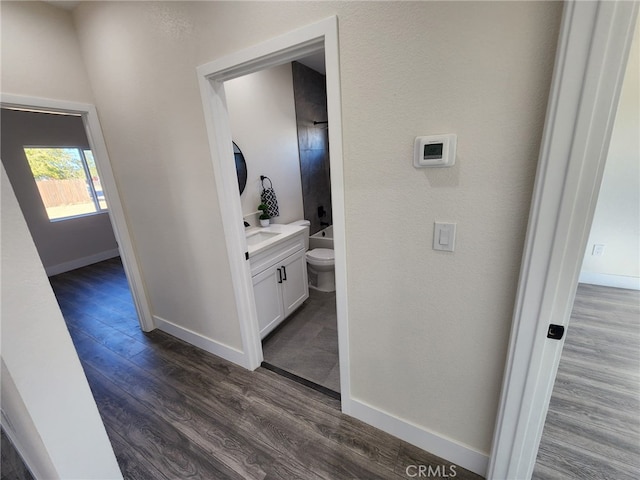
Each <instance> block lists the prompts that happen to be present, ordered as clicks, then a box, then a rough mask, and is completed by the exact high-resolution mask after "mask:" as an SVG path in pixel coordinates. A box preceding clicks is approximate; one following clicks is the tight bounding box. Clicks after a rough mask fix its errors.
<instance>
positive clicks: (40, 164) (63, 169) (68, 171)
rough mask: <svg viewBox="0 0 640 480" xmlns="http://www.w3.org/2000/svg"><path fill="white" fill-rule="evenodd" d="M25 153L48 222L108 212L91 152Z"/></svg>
mask: <svg viewBox="0 0 640 480" xmlns="http://www.w3.org/2000/svg"><path fill="white" fill-rule="evenodd" d="M24 153H25V155H26V157H27V161H28V162H29V167H30V168H31V173H32V174H33V178H34V179H35V181H36V185H37V186H38V191H39V192H40V197H42V202H43V203H44V206H45V209H46V210H47V215H48V216H49V220H52V221H53V220H62V219H65V218H70V217H77V216H81V215H90V214H93V213H99V212H103V211H106V210H107V202H106V201H105V198H104V193H103V192H102V186H101V184H100V177H99V176H98V169H97V168H96V162H95V160H94V158H93V153H92V152H91V150H85V149H83V148H75V147H72V148H41V147H25V149H24Z"/></svg>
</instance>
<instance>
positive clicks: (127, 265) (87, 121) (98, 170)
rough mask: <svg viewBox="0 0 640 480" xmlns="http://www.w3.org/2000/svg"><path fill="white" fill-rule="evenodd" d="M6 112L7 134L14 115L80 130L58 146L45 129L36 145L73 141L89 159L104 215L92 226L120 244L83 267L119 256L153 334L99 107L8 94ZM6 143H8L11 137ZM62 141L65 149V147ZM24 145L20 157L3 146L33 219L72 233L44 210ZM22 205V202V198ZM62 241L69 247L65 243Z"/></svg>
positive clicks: (60, 267)
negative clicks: (55, 121) (55, 120)
mask: <svg viewBox="0 0 640 480" xmlns="http://www.w3.org/2000/svg"><path fill="white" fill-rule="evenodd" d="M0 106H1V107H2V114H3V122H2V128H3V131H4V129H5V127H7V125H5V119H6V115H5V114H8V113H9V112H16V114H21V115H27V114H29V115H39V116H40V117H33V118H35V119H42V118H43V117H44V118H45V121H46V118H49V119H51V118H58V120H60V119H64V120H65V121H62V123H61V124H60V125H59V128H58V133H59V132H60V131H64V130H65V129H66V128H67V127H68V126H69V123H68V122H69V121H71V124H72V125H73V126H74V127H73V128H74V129H75V134H74V135H75V137H76V139H75V140H74V139H71V140H69V139H66V140H64V141H62V140H59V139H58V140H56V138H55V135H54V136H52V133H55V129H54V131H53V132H52V131H49V132H47V131H46V130H47V128H45V132H44V133H42V135H43V137H42V139H41V140H37V139H36V140H35V141H36V143H40V144H41V145H42V142H44V143H45V144H47V145H48V146H49V147H51V146H57V147H60V146H63V147H65V146H69V141H71V142H72V143H73V144H77V145H75V146H76V147H79V148H80V149H82V151H81V152H79V153H78V155H79V156H81V157H82V156H84V163H82V165H83V168H84V170H85V174H86V176H87V178H86V182H87V184H88V187H87V188H88V190H90V191H91V193H92V194H93V195H94V197H95V198H94V201H95V202H94V205H95V207H96V210H97V213H98V215H90V216H89V217H95V218H89V220H94V221H95V220H96V219H97V218H98V217H102V223H103V224H105V225H103V227H104V229H105V231H110V233H111V236H112V238H114V239H115V245H114V246H115V249H113V250H107V253H106V254H104V253H100V254H98V255H97V256H91V254H90V255H85V256H84V257H82V258H81V259H80V260H79V261H80V264H82V263H83V262H86V263H85V264H87V263H90V262H91V261H99V260H102V258H100V255H103V256H104V255H106V257H104V258H108V257H109V256H110V257H113V256H114V255H115V254H119V256H120V258H121V259H122V268H123V269H124V273H125V276H126V279H127V284H128V287H129V289H130V293H131V296H132V299H133V304H134V308H135V313H136V316H137V319H138V323H139V327H140V328H141V329H142V330H143V331H151V330H153V329H154V328H155V326H154V323H153V319H152V315H151V309H150V305H149V301H148V298H147V295H146V291H145V289H144V286H143V282H142V275H141V272H140V268H139V265H138V261H137V258H136V255H135V253H134V250H133V244H132V240H131V236H130V233H129V229H128V226H127V224H126V219H125V216H124V211H123V207H122V203H121V201H120V197H119V195H118V191H117V188H116V183H115V179H114V177H113V172H112V171H111V164H110V162H109V157H108V154H107V150H106V145H105V143H104V138H103V137H102V129H101V127H100V122H99V120H98V116H97V112H96V109H95V107H94V106H93V105H89V104H84V103H77V102H68V101H64V100H51V99H44V98H37V97H27V96H21V95H13V94H2V97H1V102H0ZM29 125H30V124H27V126H26V127H25V128H24V130H28V129H29ZM23 127H24V126H23ZM60 129H62V130H60ZM4 138H5V139H6V138H8V137H4ZM61 141H62V143H60V142H61ZM14 143H15V142H14ZM22 143H24V142H18V143H16V144H15V145H13V150H14V151H12V152H9V151H7V152H5V148H8V146H7V144H8V142H5V141H3V144H2V148H3V152H2V153H3V154H2V160H3V164H4V165H7V162H8V161H9V158H11V159H12V160H11V162H12V168H13V167H16V168H17V169H18V170H21V172H18V176H19V177H20V178H22V180H19V181H22V182H23V183H24V184H25V192H24V195H22V196H23V197H24V199H23V200H24V201H25V202H26V203H28V204H29V205H28V206H26V208H27V209H29V211H30V213H29V215H30V216H31V217H33V218H36V221H39V222H40V224H41V225H46V226H47V227H51V224H54V225H53V228H55V229H57V230H61V229H64V227H66V226H65V225H64V223H63V222H64V221H62V222H60V221H58V222H55V221H51V220H50V218H51V217H50V214H49V213H47V211H46V207H45V205H44V200H43V198H42V196H41V194H40V193H39V189H38V188H37V184H36V177H35V176H34V174H33V171H30V166H29V164H28V163H27V161H26V159H25V152H24V150H23V148H24V145H22ZM28 143H31V145H29V146H34V145H33V143H32V141H29V142H28ZM16 148H17V150H16ZM85 149H86V150H85ZM8 170H9V169H7V173H8V176H9V178H10V181H11V182H12V184H14V188H15V183H14V180H13V179H11V176H12V175H11V174H10V173H9V172H8ZM94 173H95V174H96V176H98V177H99V181H97V182H94V181H93V180H92V179H91V178H90V177H92V176H93V174H94ZM14 176H15V175H14ZM89 184H90V185H89ZM17 193H18V192H16V194H17ZM17 196H18V195H17ZM18 199H19V200H20V197H19V196H18ZM105 204H106V205H108V206H109V210H108V211H109V213H108V215H107V214H105V213H104V212H100V210H101V206H102V205H105ZM20 205H21V209H22V210H23V213H24V212H25V205H23V202H22V201H21V204H20ZM78 218H80V220H82V219H83V218H84V217H83V216H80V217H78V216H73V215H72V216H71V220H76V219H78ZM25 219H26V220H27V223H28V224H29V223H30V222H29V218H28V215H27V214H25ZM76 223H77V222H76ZM56 224H57V225H56ZM61 225H62V228H61ZM91 225H93V224H91ZM91 225H89V228H90V227H91ZM29 228H30V229H31V228H32V226H31V225H29ZM84 228H87V226H85V227H84ZM41 235H42V238H43V241H41V242H40V243H41V244H43V245H44V244H46V239H47V231H46V230H45V231H44V232H43V233H42V234H41ZM62 238H64V237H62ZM62 241H64V239H63V240H62ZM37 243H38V242H37V241H36V244H37ZM54 247H55V245H54ZM38 249H40V247H38ZM40 255H41V257H42V253H40ZM77 261H78V260H77V259H75V260H72V261H71V262H66V263H65V262H63V263H62V264H55V265H53V267H52V270H50V271H49V272H48V273H49V274H52V273H60V272H61V271H64V270H65V269H70V267H71V268H74V267H77V266H80V264H77V263H76V262H77Z"/></svg>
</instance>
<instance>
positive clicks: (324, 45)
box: [197, 16, 350, 413]
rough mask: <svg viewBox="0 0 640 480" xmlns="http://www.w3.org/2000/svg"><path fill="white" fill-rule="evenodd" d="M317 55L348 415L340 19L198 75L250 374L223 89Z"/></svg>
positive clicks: (248, 299)
mask: <svg viewBox="0 0 640 480" xmlns="http://www.w3.org/2000/svg"><path fill="white" fill-rule="evenodd" d="M323 51H324V55H325V64H326V83H327V112H328V120H329V124H328V125H329V138H330V139H331V141H330V142H329V157H330V168H331V202H332V206H333V225H334V252H335V275H336V306H337V309H336V310H337V317H338V346H339V352H340V354H339V357H340V389H341V394H342V411H343V412H345V413H349V411H350V401H349V400H350V382H349V368H348V365H349V341H348V321H347V313H348V309H347V267H346V240H345V206H344V180H343V152H342V118H341V112H342V107H341V99H340V62H339V52H338V19H337V17H335V16H333V17H329V18H326V19H324V20H321V21H319V22H316V23H313V24H311V25H307V26H305V27H301V28H298V29H296V30H293V31H290V32H288V33H285V34H283V35H280V36H277V37H275V38H272V39H270V40H267V41H265V42H263V43H260V44H257V45H254V46H252V47H249V48H246V49H243V50H240V51H237V52H234V53H232V54H229V55H227V56H224V57H222V58H219V59H217V60H214V61H212V62H209V63H206V64H204V65H201V66H199V67H198V68H197V73H198V81H199V84H200V93H201V96H202V104H203V108H204V116H205V123H206V127H207V134H208V138H209V146H210V151H211V161H212V163H213V168H214V173H215V179H216V187H217V193H218V201H219V203H220V213H221V215H222V224H223V228H224V234H225V239H226V244H227V255H228V258H229V264H230V267H231V279H232V282H233V289H234V293H235V301H236V306H237V310H238V316H239V319H240V329H241V335H242V345H243V353H244V366H245V367H246V368H249V369H251V370H254V369H256V368H257V367H259V366H260V364H261V362H262V360H263V356H262V344H261V341H260V333H259V328H258V318H257V313H256V307H255V300H254V296H253V285H252V281H251V272H250V268H249V262H248V261H247V259H246V256H245V255H246V252H247V243H246V238H245V233H244V227H243V225H242V208H241V204H240V198H239V196H238V186H237V180H236V171H235V165H234V162H233V151H232V147H231V146H232V143H231V142H232V136H231V127H230V124H229V114H228V111H227V104H226V98H225V90H224V82H225V81H226V80H231V79H233V78H238V77H241V76H243V75H247V74H250V73H255V72H257V71H260V70H264V69H267V68H271V67H275V66H277V65H282V64H284V63H289V62H291V61H293V60H296V59H298V58H301V57H304V56H307V55H310V54H312V53H317V52H323Z"/></svg>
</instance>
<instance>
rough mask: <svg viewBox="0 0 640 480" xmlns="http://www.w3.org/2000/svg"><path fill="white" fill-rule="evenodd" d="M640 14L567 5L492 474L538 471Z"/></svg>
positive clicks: (608, 5) (606, 5)
mask: <svg viewBox="0 0 640 480" xmlns="http://www.w3.org/2000/svg"><path fill="white" fill-rule="evenodd" d="M637 14H638V5H637V4H634V3H628V2H593V3H588V4H587V3H583V2H569V3H566V4H565V10H564V13H563V21H562V27H561V33H560V39H559V41H558V51H557V56H556V67H555V72H554V79H553V84H552V91H551V95H550V98H549V106H548V115H547V119H546V125H545V132H544V135H543V142H542V148H541V153H540V164H539V167H538V173H537V177H536V184H535V189H534V196H533V200H532V207H531V213H530V219H529V227H528V232H527V240H526V244H525V251H524V255H523V264H522V270H521V275H520V281H519V289H518V295H517V299H516V305H515V309H514V321H513V328H512V332H511V339H510V344H509V354H508V358H507V363H506V368H505V377H504V382H503V390H502V395H501V401H500V407H499V411H498V418H497V422H496V429H495V433H494V441H493V447H492V454H491V459H490V465H489V472H488V478H512V477H513V478H530V477H531V475H532V472H533V468H534V465H535V456H536V453H537V450H538V446H539V442H540V437H541V435H542V430H543V426H544V421H545V417H546V412H547V408H548V405H549V399H550V396H551V391H552V387H553V383H554V379H555V374H556V371H557V368H558V364H559V361H560V354H561V351H562V346H563V339H562V337H560V336H559V332H560V329H559V328H557V327H558V326H560V327H565V326H566V325H567V324H568V320H569V315H570V313H571V306H572V305H573V299H574V297H575V292H576V286H577V283H578V276H579V272H580V265H581V264H582V260H583V254H584V252H585V247H586V244H587V237H588V233H589V224H590V223H591V220H592V219H593V213H594V210H595V204H596V199H597V195H598V187H599V185H600V181H601V179H602V173H603V169H604V160H605V156H606V153H607V149H608V144H609V140H610V136H611V130H612V125H613V119H614V115H615V106H616V105H617V99H618V96H619V94H620V88H621V85H622V79H623V77H624V71H625V67H626V64H627V58H628V54H629V49H630V46H631V42H632V38H633V32H634V28H635V23H636V18H637ZM558 338H560V341H558Z"/></svg>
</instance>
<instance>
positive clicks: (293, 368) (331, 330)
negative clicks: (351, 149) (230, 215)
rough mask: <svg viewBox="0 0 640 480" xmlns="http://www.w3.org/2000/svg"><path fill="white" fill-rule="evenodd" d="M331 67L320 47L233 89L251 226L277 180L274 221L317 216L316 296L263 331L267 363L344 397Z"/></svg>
mask: <svg viewBox="0 0 640 480" xmlns="http://www.w3.org/2000/svg"><path fill="white" fill-rule="evenodd" d="M323 70H324V58H323V55H322V54H320V55H316V56H315V57H309V58H305V59H301V60H300V62H293V63H287V64H284V65H280V66H277V67H274V68H271V69H268V70H263V71H260V72H257V73H254V74H251V75H247V76H244V77H241V78H237V79H234V80H230V81H227V82H225V93H226V100H227V108H228V111H229V120H230V125H231V131H232V136H233V140H234V143H235V144H236V146H237V149H238V150H237V151H240V152H241V154H238V153H236V159H237V161H236V164H237V165H238V159H240V160H241V161H240V165H242V168H241V170H242V169H244V168H245V166H246V170H244V171H246V185H245V186H244V189H243V191H242V193H241V195H240V201H241V206H242V212H243V216H244V221H245V222H246V223H245V225H246V224H249V225H250V227H249V228H256V227H259V225H260V221H259V216H260V213H261V212H260V211H259V210H258V206H259V205H260V204H261V203H262V200H261V195H260V194H261V191H262V190H263V188H269V187H272V188H273V191H274V193H275V196H276V198H277V206H278V212H277V216H274V217H272V218H270V220H269V221H270V222H271V224H276V225H278V224H290V223H301V222H300V221H301V220H306V221H308V223H309V225H308V229H309V230H308V232H309V238H308V239H307V241H308V245H309V247H308V248H309V250H308V251H307V254H306V255H305V258H306V259H307V266H306V267H307V268H306V273H307V278H308V282H309V298H307V299H306V300H305V301H304V303H302V305H300V306H299V307H298V308H297V310H296V311H295V312H294V313H293V314H291V315H290V316H289V317H288V318H286V320H284V321H283V322H282V323H281V324H280V325H279V326H278V327H277V328H275V329H274V330H273V331H271V332H270V333H269V334H268V335H267V336H266V337H264V338H263V354H264V360H265V364H264V365H263V366H265V367H267V368H270V369H272V370H274V371H276V372H278V373H281V374H283V375H286V376H289V377H290V378H293V379H294V380H298V381H300V382H301V383H305V384H307V385H309V386H311V387H312V388H316V389H317V390H320V391H324V392H325V393H327V394H329V395H332V396H334V397H337V395H338V393H337V392H339V389H340V387H339V385H340V382H339V363H338V340H337V322H336V304H335V283H334V274H333V270H332V266H331V267H329V268H327V267H326V265H327V264H330V265H332V264H333V256H332V253H333V240H332V208H331V187H330V169H329V155H328V142H329V139H328V128H327V127H328V125H327V107H326V87H325V78H324V75H323ZM237 151H236V152H237ZM242 160H243V161H244V163H243V162H242ZM244 171H243V172H242V173H244ZM244 176H245V175H243V177H244ZM262 177H264V178H262ZM241 183H245V181H244V178H243V179H242V182H241ZM272 213H273V212H272ZM314 251H315V252H314ZM317 254H322V255H320V256H319V258H318V259H315V256H316V255H317ZM314 263H315V264H316V265H313V264H314ZM327 269H329V270H331V271H330V272H328V273H327V272H326V271H327ZM320 270H321V271H320Z"/></svg>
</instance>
